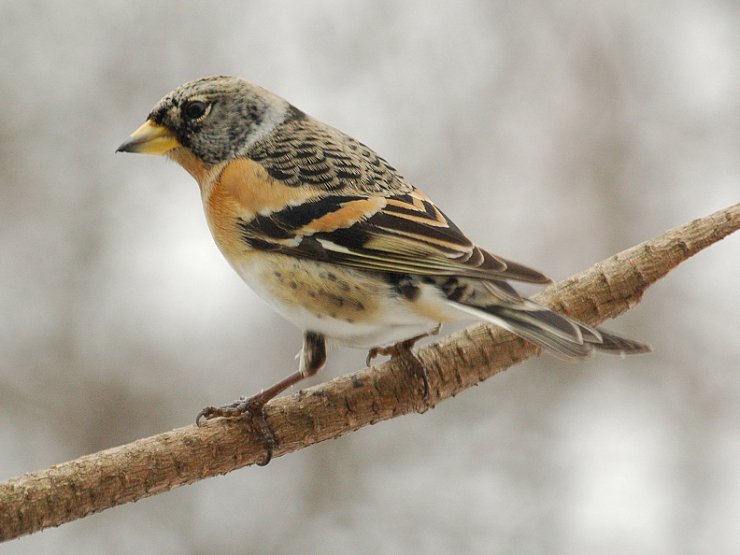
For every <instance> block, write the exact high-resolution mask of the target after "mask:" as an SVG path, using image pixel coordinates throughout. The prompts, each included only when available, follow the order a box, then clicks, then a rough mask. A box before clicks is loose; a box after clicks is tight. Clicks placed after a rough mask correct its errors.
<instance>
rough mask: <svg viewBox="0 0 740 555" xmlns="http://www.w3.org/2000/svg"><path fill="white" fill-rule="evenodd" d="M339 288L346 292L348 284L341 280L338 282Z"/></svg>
mask: <svg viewBox="0 0 740 555" xmlns="http://www.w3.org/2000/svg"><path fill="white" fill-rule="evenodd" d="M339 288H340V289H341V290H342V291H344V292H345V293H346V292H348V291H349V284H348V283H346V282H344V281H343V282H341V283H340V284H339Z"/></svg>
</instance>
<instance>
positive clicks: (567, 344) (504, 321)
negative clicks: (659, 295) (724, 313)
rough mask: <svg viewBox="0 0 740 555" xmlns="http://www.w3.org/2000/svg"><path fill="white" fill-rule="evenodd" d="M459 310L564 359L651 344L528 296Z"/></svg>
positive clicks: (631, 350)
mask: <svg viewBox="0 0 740 555" xmlns="http://www.w3.org/2000/svg"><path fill="white" fill-rule="evenodd" d="M455 305H456V306H457V308H458V309H460V310H462V311H464V312H467V313H468V314H471V315H474V316H476V317H478V318H481V319H483V320H487V321H489V322H491V323H493V324H496V325H497V326H500V327H502V328H504V329H507V330H509V331H510V332H512V333H515V334H517V335H519V336H521V337H523V338H524V339H526V340H528V341H531V342H532V343H535V344H536V345H538V346H540V347H542V348H543V349H544V350H546V351H548V352H549V353H551V354H553V355H555V356H556V357H558V358H561V359H565V360H578V359H584V358H588V356H589V355H590V354H591V353H592V352H593V351H603V352H605V353H611V354H625V355H631V354H637V353H647V352H650V351H651V350H652V349H651V348H650V346H649V345H646V344H644V343H639V342H638V341H633V340H632V339H627V338H624V337H620V336H618V335H615V334H613V333H610V332H607V331H605V330H603V329H601V328H596V327H594V326H589V325H588V324H584V323H582V322H578V321H577V320H574V319H572V318H569V317H567V316H563V315H562V314H558V313H557V312H553V311H552V310H549V309H547V308H545V307H544V306H541V305H538V304H537V303H535V302H533V301H530V300H528V299H520V300H519V301H518V302H517V301H516V300H515V299H513V298H511V299H509V302H500V301H498V302H495V303H491V304H485V305H482V306H477V304H476V305H472V304H467V303H459V302H456V303H455Z"/></svg>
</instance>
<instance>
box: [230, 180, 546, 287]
mask: <svg viewBox="0 0 740 555" xmlns="http://www.w3.org/2000/svg"><path fill="white" fill-rule="evenodd" d="M238 225H239V227H240V231H241V233H242V239H243V240H244V241H245V242H246V243H247V244H249V245H250V246H252V247H253V248H256V249H260V250H271V251H277V252H284V253H285V254H290V255H293V256H298V257H303V258H310V259H314V260H322V261H326V262H331V263H335V264H342V265H346V266H351V267H355V268H363V269H367V270H376V271H383V272H394V273H409V274H415V275H428V276H439V275H447V276H456V277H471V278H477V279H482V280H491V281H500V280H504V279H513V280H518V281H527V282H532V283H548V282H549V281H550V280H549V279H548V278H547V277H545V276H544V275H542V274H541V273H539V272H537V271H535V270H532V269H531V268H527V267H526V266H523V265H521V264H517V263H514V262H510V261H508V260H505V259H503V258H500V257H498V256H495V255H493V254H491V253H488V252H486V251H484V250H482V249H480V248H479V247H477V246H475V245H474V244H473V243H472V242H471V241H470V240H469V239H468V238H467V237H465V235H464V234H463V233H462V231H460V229H459V228H458V227H457V226H456V225H455V224H454V223H453V222H452V221H450V219H449V218H447V216H445V215H444V214H443V213H442V212H441V211H440V210H439V209H438V208H437V207H436V206H434V204H433V203H432V202H431V200H429V199H428V198H427V197H426V196H424V195H423V194H422V193H420V192H419V191H415V190H414V191H412V192H411V193H402V194H396V195H392V196H387V197H386V196H381V195H375V196H367V195H327V196H324V197H320V198H318V199H312V200H309V201H306V202H304V203H303V204H301V205H299V206H289V207H286V208H284V209H282V210H279V211H275V212H271V213H268V214H259V215H257V216H255V217H253V218H251V219H250V220H248V221H245V220H239V222H238Z"/></svg>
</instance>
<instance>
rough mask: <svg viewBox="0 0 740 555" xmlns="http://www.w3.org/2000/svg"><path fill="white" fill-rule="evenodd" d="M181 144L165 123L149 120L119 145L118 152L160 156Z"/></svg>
mask: <svg viewBox="0 0 740 555" xmlns="http://www.w3.org/2000/svg"><path fill="white" fill-rule="evenodd" d="M179 146H182V145H181V144H180V141H178V140H177V138H176V137H175V135H174V134H173V133H172V131H170V130H169V129H167V128H166V127H164V126H163V125H157V124H156V123H154V122H153V121H152V120H147V121H146V123H144V125H142V126H141V127H139V128H138V129H137V130H136V131H134V132H133V133H131V136H130V137H129V139H128V141H126V142H125V143H123V144H122V145H121V146H119V147H118V148H117V149H116V152H135V153H137V154H153V155H155V156H160V155H162V154H165V153H166V152H169V151H170V150H172V149H173V148H177V147H179Z"/></svg>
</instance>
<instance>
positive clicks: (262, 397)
mask: <svg viewBox="0 0 740 555" xmlns="http://www.w3.org/2000/svg"><path fill="white" fill-rule="evenodd" d="M325 362H326V340H325V339H324V336H323V335H321V334H318V333H314V332H306V333H305V334H304V336H303V349H302V350H301V363H300V368H299V369H298V371H297V372H293V373H292V374H291V375H290V376H287V377H286V378H283V379H282V380H280V381H279V382H277V383H276V384H274V385H272V386H270V387H268V388H267V389H263V390H262V391H260V392H259V393H257V394H256V395H253V396H251V397H240V398H239V399H237V400H236V401H234V402H233V403H229V404H227V405H223V406H221V407H206V408H204V409H203V410H201V411H200V412H199V413H198V416H197V417H196V418H195V424H196V425H197V426H201V425H202V424H203V423H204V422H205V421H206V420H211V419H212V418H217V417H223V418H239V417H242V416H244V415H249V417H250V418H251V420H252V422H254V423H255V424H256V425H257V428H258V429H259V433H260V435H261V436H262V442H263V443H264V445H265V450H266V455H265V459H264V460H263V461H262V462H259V463H257V464H258V465H259V466H265V465H266V464H267V463H269V462H270V460H271V459H272V452H273V450H274V448H275V446H276V445H277V440H276V439H275V434H274V433H273V432H272V429H270V426H269V425H268V424H267V418H266V415H265V405H266V404H267V402H268V401H270V400H271V399H274V398H275V397H277V396H278V395H280V394H281V393H282V392H283V391H285V390H286V389H288V388H289V387H291V386H292V385H295V384H296V383H298V382H299V381H301V380H303V379H304V378H307V377H309V376H313V375H314V374H315V373H316V372H318V371H319V369H320V368H321V367H322V366H323V365H324V363H325Z"/></svg>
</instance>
